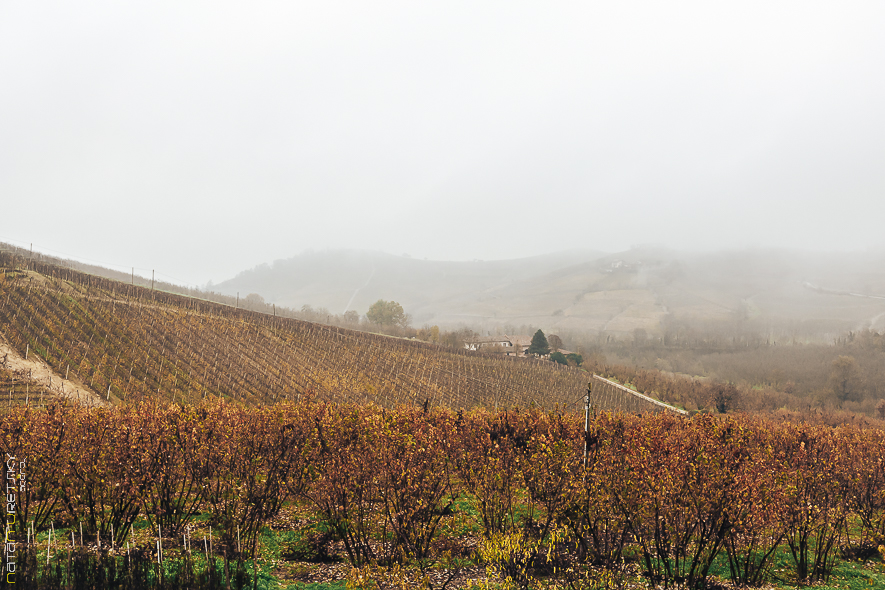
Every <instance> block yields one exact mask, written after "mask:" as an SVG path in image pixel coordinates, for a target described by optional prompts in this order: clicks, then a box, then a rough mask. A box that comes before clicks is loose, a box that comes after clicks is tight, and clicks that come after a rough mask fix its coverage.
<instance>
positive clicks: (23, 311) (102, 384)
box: [0, 254, 587, 409]
mask: <svg viewBox="0 0 885 590" xmlns="http://www.w3.org/2000/svg"><path fill="white" fill-rule="evenodd" d="M28 267H29V268H28V269H19V268H16V267H15V265H14V260H13V259H12V258H11V257H9V256H8V255H4V254H0V268H2V269H3V270H2V272H0V326H2V333H0V335H2V338H5V340H6V341H7V343H8V345H9V346H10V347H12V348H13V349H14V350H15V351H17V353H18V354H20V355H25V356H27V355H32V356H33V357H34V358H38V359H39V360H40V362H43V363H45V364H46V365H48V367H50V368H51V370H52V371H53V372H54V374H55V375H57V376H58V377H59V378H58V379H56V384H55V386H54V387H55V388H56V389H58V388H60V387H61V385H60V384H61V383H62V382H61V381H60V379H61V378H64V379H65V380H69V382H70V383H71V384H76V385H77V386H80V387H83V388H86V389H88V390H89V391H91V392H94V394H95V395H94V396H93V397H92V398H90V399H88V400H83V399H82V398H81V402H83V403H87V402H88V403H90V404H96V403H102V402H104V403H111V404H118V403H121V402H134V401H137V400H143V399H152V398H157V399H165V400H169V401H175V402H191V403H193V402H198V401H200V400H205V399H209V398H221V399H227V400H232V401H237V402H241V403H245V404H248V405H256V404H267V403H275V402H280V401H285V400H289V401H297V400H299V399H301V398H302V397H303V396H305V395H307V396H310V397H312V398H315V399H321V400H328V401H334V402H339V403H346V402H355V403H367V402H372V403H375V404H378V405H382V406H389V407H393V406H397V405H402V404H416V405H420V404H424V403H425V402H427V403H428V404H430V405H431V406H437V405H444V406H447V407H451V408H469V407H473V406H484V407H488V408H511V407H529V406H532V405H534V406H538V407H543V408H551V409H552V408H554V407H557V406H559V407H564V406H567V405H573V404H575V403H576V402H578V403H579V402H580V398H581V396H582V395H583V393H584V391H585V389H586V385H587V374H586V373H584V372H583V371H580V370H578V369H574V368H570V367H565V366H563V365H559V364H556V363H551V362H547V361H539V360H532V359H515V358H508V357H502V356H500V355H498V356H496V355H491V354H481V353H475V352H469V351H459V350H454V349H444V348H441V347H439V346H434V345H430V344H425V343H421V342H416V341H410V340H404V339H398V338H391V337H388V336H381V335H375V334H368V333H365V332H357V331H352V330H346V329H341V328H337V327H332V326H325V325H321V324H315V323H310V322H304V321H299V320H295V319H291V318H279V317H274V316H272V315H267V314H260V313H256V312H250V311H245V310H241V309H235V308H232V307H229V306H225V305H221V304H217V303H213V302H207V301H202V300H199V299H194V298H188V297H185V296H182V295H177V294H170V293H164V292H159V291H154V290H151V289H148V288H145V287H140V286H135V285H127V284H125V283H121V282H117V281H112V280H109V279H104V278H100V277H95V276H92V275H87V274H84V273H80V272H77V271H74V270H71V269H68V268H64V267H60V266H55V265H51V264H46V263H41V262H31V263H29V265H28ZM0 360H2V355H0ZM7 372H8V371H7ZM0 379H4V381H3V385H6V384H7V383H9V384H10V387H9V388H8V389H4V392H7V391H8V392H12V393H11V397H10V400H12V401H15V402H24V401H25V400H26V399H28V398H29V396H28V395H27V393H26V394H25V399H23V398H22V395H21V391H20V390H21V389H22V384H21V383H19V384H18V385H16V386H14V387H12V386H11V383H12V377H11V376H6V374H5V373H4V374H2V375H0ZM0 386H2V385H0ZM71 386H72V385H71ZM43 387H44V388H46V389H52V387H51V386H50V385H49V384H43ZM69 388H70V386H69ZM30 399H34V398H33V397H32V396H31V397H30Z"/></svg>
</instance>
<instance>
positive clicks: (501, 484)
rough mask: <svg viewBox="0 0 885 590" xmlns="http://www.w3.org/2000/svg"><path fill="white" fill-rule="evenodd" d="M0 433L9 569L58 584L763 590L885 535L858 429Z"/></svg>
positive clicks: (493, 423) (350, 417) (490, 420)
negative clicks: (306, 580)
mask: <svg viewBox="0 0 885 590" xmlns="http://www.w3.org/2000/svg"><path fill="white" fill-rule="evenodd" d="M0 444H2V445H3V448H4V449H5V452H6V453H7V458H12V459H11V460H10V461H7V463H5V464H4V467H3V471H4V473H3V475H4V478H6V479H12V480H13V481H15V480H19V481H20V482H21V487H20V488H19V489H20V490H21V492H20V493H19V495H18V496H17V502H16V505H15V506H14V509H15V511H16V513H17V519H16V520H15V523H13V526H11V527H10V528H9V538H10V539H12V540H13V542H14V543H18V544H19V548H18V549H15V551H18V553H17V555H19V556H20V557H21V560H22V561H23V562H26V563H27V564H28V565H27V567H26V568H24V569H22V570H21V572H22V575H23V576H30V579H35V578H36V577H41V576H42V577H41V579H54V580H56V583H57V584H58V586H66V587H73V582H72V581H71V578H70V577H71V576H77V575H84V574H83V571H81V570H82V567H81V568H80V569H77V568H75V567H73V565H72V564H80V566H82V565H83V563H85V562H86V561H87V560H88V559H92V560H98V559H100V560H102V561H101V562H100V563H103V564H105V567H110V564H113V563H117V564H118V565H117V566H114V567H118V568H123V569H122V571H129V572H130V575H134V574H132V571H131V569H130V570H126V567H130V568H131V567H134V566H132V563H133V561H132V560H133V559H135V560H136V561H137V562H138V563H139V564H140V567H141V568H142V570H139V571H140V572H141V573H140V574H139V575H142V576H145V578H144V580H149V579H153V580H154V582H152V583H155V584H159V582H158V581H157V580H162V579H163V576H164V575H165V576H166V577H167V578H169V579H168V580H167V582H169V580H171V579H172V578H173V577H174V575H175V574H174V572H173V570H172V569H170V570H164V569H163V568H164V567H167V566H168V567H170V568H171V567H173V565H174V564H176V563H177V564H179V566H180V565H181V564H183V563H184V564H188V567H189V568H190V569H187V570H186V571H187V572H188V574H187V575H192V576H193V575H197V574H201V572H202V574H201V575H203V578H200V579H201V580H202V582H199V583H200V584H203V583H206V584H210V583H211V578H212V577H213V576H216V578H215V583H216V586H214V587H222V585H221V582H219V580H221V579H239V580H240V581H241V582H243V584H246V583H247V582H249V579H248V578H249V576H248V575H247V573H248V572H250V571H251V572H252V575H260V576H263V577H262V579H263V580H264V584H265V587H272V586H267V585H266V584H267V583H269V581H270V580H271V578H274V579H279V578H285V577H286V575H287V573H288V572H290V569H287V568H290V564H291V563H292V562H314V563H316V562H329V563H333V562H337V561H340V560H344V561H345V562H346V563H347V564H349V566H348V568H347V569H345V570H343V572H344V574H343V575H347V576H349V579H350V581H351V586H353V587H365V588H368V587H370V585H369V582H368V581H367V580H369V579H372V580H375V581H376V582H378V583H379V584H380V586H375V587H397V588H399V587H425V588H429V587H437V588H438V587H442V586H443V585H442V584H437V585H433V584H430V583H429V582H428V581H427V580H429V579H430V576H431V575H433V576H436V578H434V579H437V578H438V577H439V576H443V577H444V578H447V579H448V580H450V581H451V580H453V579H455V578H456V577H457V576H459V575H461V574H462V573H463V572H464V571H466V570H470V569H471V568H472V569H473V571H474V572H475V571H476V565H477V564H479V565H480V566H481V572H484V573H481V575H480V577H483V576H488V577H489V579H494V580H498V582H499V583H503V584H504V587H511V588H514V587H521V588H527V587H541V586H543V585H545V584H546V585H548V586H550V587H559V588H566V587H568V588H618V587H623V586H624V585H626V584H627V583H628V581H629V580H638V579H644V580H645V581H646V582H648V583H650V584H656V585H662V586H664V587H670V586H688V587H704V586H705V584H706V583H707V581H709V580H710V579H711V577H712V576H714V575H715V576H716V577H718V578H719V579H722V580H725V579H730V580H731V581H732V582H733V583H735V584H737V585H751V586H759V585H762V584H767V583H770V582H771V581H779V582H781V583H813V582H823V581H826V580H827V579H828V578H829V577H830V576H831V575H832V573H833V571H834V569H835V568H836V566H837V563H838V562H839V561H840V560H852V559H858V558H860V559H862V560H866V562H867V563H871V562H870V560H871V559H872V560H875V561H876V562H878V560H879V558H880V557H879V555H878V553H877V549H876V548H877V546H880V545H882V544H885V434H883V432H882V431H881V430H870V429H861V428H857V427H851V426H845V427H839V428H830V427H825V426H814V425H808V424H793V423H781V422H773V421H769V420H762V419H750V418H738V417H714V416H709V415H697V416H694V417H692V418H685V417H681V416H676V415H674V414H672V413H660V414H657V415H654V416H646V417H641V418H640V417H637V416H633V415H624V414H610V413H602V414H598V415H594V416H592V417H591V419H590V423H589V427H588V431H587V435H586V436H585V434H584V431H583V420H582V419H581V417H580V416H578V415H575V414H557V413H545V412H542V411H540V410H537V409H533V410H529V411H521V412H518V411H507V412H497V413H493V412H489V411H487V410H484V409H475V410H472V411H470V412H467V413H462V412H455V411H452V410H449V409H445V408H436V409H432V408H417V407H412V406H404V407H400V408H394V409H391V408H387V409H385V408H379V407H377V406H374V405H368V406H365V405H350V404H348V405H340V404H329V403H316V402H301V403H297V404H290V403H281V404H276V405H274V406H259V407H251V408H250V407H246V406H243V405H241V404H231V403H225V402H223V401H220V402H219V401H215V402H212V403H206V404H200V405H198V406H193V405H189V406H179V405H173V404H168V405H158V404H143V405H138V406H123V407H118V408H109V407H105V408H91V409H90V408H82V407H70V406H68V407H65V406H63V405H55V406H50V407H49V408H47V409H34V408H26V407H22V406H18V407H15V408H11V409H9V410H7V411H6V412H5V413H4V414H3V416H2V422H0ZM585 444H586V447H585ZM585 448H586V454H585V451H584V449H585ZM22 474H26V475H22ZM15 487H18V486H15ZM293 532H297V535H296V536H289V537H286V538H288V539H289V541H287V544H286V547H285V548H284V549H283V550H279V551H276V552H274V550H273V547H274V543H275V542H273V539H275V538H280V536H281V535H287V534H288V535H291V534H292V533H293ZM275 535H276V536H275ZM879 551H883V552H885V548H881V549H879ZM133 556H135V557H133ZM13 557H14V558H15V556H13ZM26 557H27V560H25V558H26ZM8 559H9V556H8V555H7V560H8ZM115 559H116V560H117V561H116V562H115V561H114V560H115ZM121 560H122V561H121ZM127 560H128V561H127ZM139 560H140V561H139ZM121 564H122V565H121ZM125 564H129V565H128V566H127V565H125ZM161 564H165V565H161ZM210 564H214V567H213V566H212V565H210ZM253 564H254V565H253ZM124 566H125V567H124ZM78 567H79V566H78ZM304 567H307V566H304ZM869 567H873V568H875V567H876V566H874V565H870V566H869ZM66 568H67V569H66ZM72 568H73V569H72ZM115 571H116V570H115ZM77 572H80V573H77ZM163 572H165V574H164V573H163ZM880 573H881V577H876V578H873V577H870V584H872V585H875V584H874V582H876V580H878V583H881V582H883V581H885V569H882V570H881V572H880ZM179 575H183V574H179ZM869 575H870V576H873V575H874V574H869ZM875 575H876V576H879V574H875ZM65 576H68V577H67V578H66V577H65ZM151 576H153V577H151ZM342 577H343V576H342ZM189 579H190V580H191V581H190V582H186V583H185V582H181V584H182V585H181V586H166V587H197V585H198V581H199V580H198V579H197V578H189ZM254 579H255V580H256V581H257V578H254ZM422 579H423V580H424V581H423V582H422V581H421V580H422ZM508 579H509V582H507V580H508ZM397 580H398V582H396V583H394V582H395V581H397ZM22 581H24V580H22ZM179 581H180V579H179ZM128 583H131V579H130V581H129V582H128ZM169 583H171V582H169ZM385 583H386V584H388V586H384V585H383V584H385ZM115 584H116V582H115ZM145 584H146V585H145V586H139V587H148V585H149V584H148V582H145ZM188 584H192V586H188ZM403 584H405V586H403ZM508 584H509V585H508ZM78 587H93V586H88V585H82V586H78ZM98 587H108V588H110V587H119V588H123V587H135V586H126V585H125V584H124V583H123V582H120V585H112V584H111V583H110V582H108V581H106V582H105V586H98ZM156 587H160V586H156ZM200 587H212V586H211V585H206V586H200ZM864 587H866V581H864ZM880 587H881V586H880Z"/></svg>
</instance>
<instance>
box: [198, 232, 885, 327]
mask: <svg viewBox="0 0 885 590" xmlns="http://www.w3.org/2000/svg"><path fill="white" fill-rule="evenodd" d="M213 288H214V289H215V290H218V291H220V292H222V293H226V294H228V295H235V294H236V293H239V294H240V296H241V297H242V296H244V295H245V294H247V293H258V294H260V295H262V296H263V297H264V298H265V299H266V300H267V301H268V302H270V303H276V304H277V305H285V306H288V307H292V308H295V309H298V308H300V307H301V306H303V305H310V306H313V307H323V308H326V309H328V310H329V311H330V312H331V313H333V314H335V313H338V314H340V313H342V312H344V311H345V310H348V309H350V310H356V311H358V312H359V313H365V312H366V310H367V309H368V307H369V305H370V304H371V303H372V302H374V301H376V300H378V299H393V300H395V301H398V302H399V303H401V304H402V305H403V307H404V308H405V309H406V311H407V312H408V313H410V314H411V315H412V317H413V324H414V325H415V326H421V325H423V324H430V325H433V324H437V325H440V326H442V327H454V326H457V325H460V324H464V325H467V326H469V327H473V328H474V329H478V330H482V331H495V330H500V329H503V328H504V327H506V326H525V325H532V326H536V327H540V328H542V329H544V330H545V331H548V332H550V331H554V332H583V333H587V332H595V333H603V334H611V335H613V336H615V337H621V338H623V337H631V336H632V335H633V333H634V332H635V331H637V330H638V329H642V330H644V331H645V332H646V333H648V334H649V335H661V334H663V333H664V332H665V330H667V328H668V326H669V325H672V324H673V322H683V323H695V324H697V323H703V324H705V325H708V326H716V325H728V326H731V328H732V329H734V330H754V331H757V332H760V333H762V334H770V335H771V337H772V338H773V339H775V340H776V339H779V338H781V339H783V338H793V339H796V338H799V339H815V340H819V341H831V339H832V338H833V337H834V336H836V335H838V334H841V333H842V332H844V331H847V330H854V329H860V328H865V327H866V328H873V329H883V328H885V298H883V297H885V254H820V253H802V252H791V251H779V250H747V251H740V252H721V253H710V254H686V253H680V252H674V251H668V250H663V249H654V248H638V249H634V250H631V251H628V252H623V253H619V254H601V253H598V252H584V251H569V252H561V253H556V254H549V255H545V256H538V257H534V258H525V259H518V260H505V261H473V262H440V261H428V260H416V259H411V258H406V257H398V256H391V255H387V254H381V253H377V252H363V251H323V252H307V253H304V254H301V255H299V256H295V257H293V258H290V259H287V260H280V261H276V262H274V263H273V264H272V265H263V266H259V267H257V268H254V269H252V270H249V271H245V272H243V273H240V274H239V275H237V276H236V277H234V278H233V279H231V280H229V281H225V282H223V283H221V284H219V285H216V286H214V287H213ZM877 296H883V297H877Z"/></svg>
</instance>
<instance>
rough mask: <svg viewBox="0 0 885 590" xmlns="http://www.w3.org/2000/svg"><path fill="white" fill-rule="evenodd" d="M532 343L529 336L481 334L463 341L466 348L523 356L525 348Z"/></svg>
mask: <svg viewBox="0 0 885 590" xmlns="http://www.w3.org/2000/svg"><path fill="white" fill-rule="evenodd" d="M531 343H532V337H531V336H508V335H506V334H504V335H503V336H483V337H477V338H474V339H472V340H469V341H467V342H465V343H464V348H466V349H467V350H481V351H482V352H496V353H500V354H506V355H507V356H525V349H526V348H528V347H529V345H530V344H531Z"/></svg>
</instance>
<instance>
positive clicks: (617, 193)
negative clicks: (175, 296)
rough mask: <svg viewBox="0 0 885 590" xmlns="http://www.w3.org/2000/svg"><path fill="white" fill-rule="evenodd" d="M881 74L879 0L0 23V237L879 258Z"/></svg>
mask: <svg viewBox="0 0 885 590" xmlns="http://www.w3.org/2000/svg"><path fill="white" fill-rule="evenodd" d="M883 56H885V4H883V3H881V2H868V3H863V2H852V3H839V2H826V3H815V2H807V1H802V2H774V3H772V2H734V3H731V4H728V5H726V4H725V3H718V2H717V3H710V2H696V3H691V2H678V3H677V2H664V3H662V2H609V3H589V2H578V3H564V2H557V3H547V2H544V3H541V2H531V3H529V2H524V3H523V2H479V3H477V2H444V3H423V2H401V3H388V2H376V1H372V2H365V3H357V2H330V1H326V0H324V1H322V2H248V3H247V2H221V1H213V2H168V1H166V2H163V1H154V2H86V1H81V2H60V1H59V2H41V1H34V2H30V1H29V2H11V1H7V2H2V3H0V241H13V242H15V243H17V244H19V245H27V244H28V243H30V242H33V243H34V244H35V249H37V250H40V249H42V250H43V251H46V252H50V253H54V254H62V255H66V256H71V257H77V258H81V259H84V260H88V261H95V262H99V263H103V264H106V265H113V266H115V267H122V268H126V269H128V268H129V267H130V266H135V267H136V268H137V269H139V270H141V271H142V273H145V272H146V273H148V274H149V273H150V269H157V272H158V273H159V274H161V275H163V276H165V277H169V278H172V279H177V280H178V281H180V282H187V283H192V284H197V283H199V284H202V283H205V282H206V281H208V280H210V279H212V280H214V281H216V282H218V281H220V280H223V279H226V278H229V277H231V276H233V275H234V274H236V273H237V272H239V271H241V270H243V269H245V268H249V267H252V266H254V265H256V264H259V263H262V262H269V261H272V260H275V259H279V258H287V257H290V256H293V255H295V254H297V253H299V252H301V251H303V250H305V249H308V248H312V249H323V248H365V249H376V250H383V251H386V252H389V253H392V254H402V253H408V254H410V255H411V256H412V257H415V258H424V257H429V258H431V259H451V260H463V259H473V258H479V259H499V258H516V257H521V256H529V255H534V254H539V253H544V252H551V251H555V250H561V249H566V248H589V249H595V250H603V251H609V252H615V251H619V250H623V249H626V248H629V247H630V246H632V245H638V244H649V243H653V244H660V245H664V246H668V247H672V248H690V249H705V250H719V249H731V248H746V247H756V246H764V247H790V248H813V249H819V250H854V249H867V248H882V247H883V246H885V232H883V228H885V108H883V106H882V105H885V59H883ZM145 269H147V270H145Z"/></svg>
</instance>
